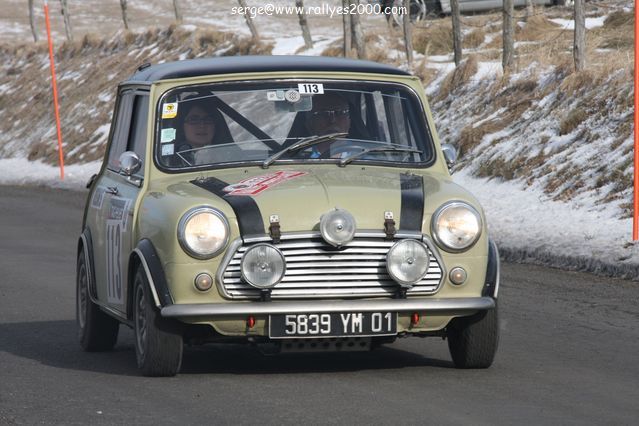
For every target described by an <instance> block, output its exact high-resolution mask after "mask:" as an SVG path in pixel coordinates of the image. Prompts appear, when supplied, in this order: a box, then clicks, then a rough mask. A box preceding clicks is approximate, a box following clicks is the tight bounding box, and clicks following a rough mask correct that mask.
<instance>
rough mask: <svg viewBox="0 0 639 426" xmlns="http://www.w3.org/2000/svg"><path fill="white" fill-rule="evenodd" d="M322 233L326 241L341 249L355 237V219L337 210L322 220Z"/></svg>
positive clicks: (344, 211)
mask: <svg viewBox="0 0 639 426" xmlns="http://www.w3.org/2000/svg"><path fill="white" fill-rule="evenodd" d="M320 232H321V233H322V238H324V241H326V242H327V243H329V244H330V245H332V246H335V247H340V246H343V245H344V244H347V243H349V242H350V241H351V240H352V239H353V237H354V236H355V218H354V217H353V215H352V214H350V213H349V212H347V211H346V210H343V209H335V210H333V211H330V212H328V213H326V214H324V215H322V217H321V218H320Z"/></svg>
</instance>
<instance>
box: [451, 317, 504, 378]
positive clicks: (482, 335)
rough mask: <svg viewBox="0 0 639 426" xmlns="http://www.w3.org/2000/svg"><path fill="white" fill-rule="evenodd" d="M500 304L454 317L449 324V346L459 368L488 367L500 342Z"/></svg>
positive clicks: (454, 361)
mask: <svg viewBox="0 0 639 426" xmlns="http://www.w3.org/2000/svg"><path fill="white" fill-rule="evenodd" d="M498 318H499V317H498V313H497V305H495V308H494V309H491V310H487V311H481V312H478V313H476V314H475V315H471V316H469V317H460V318H455V319H453V320H452V321H451V322H450V324H449V325H448V327H446V335H447V337H448V349H449V350H450V355H451V357H452V358H453V363H454V364H455V367H457V368H488V367H490V365H491V364H492V363H493V359H494V358H495V353H496V352H497V345H498V343H499V321H498Z"/></svg>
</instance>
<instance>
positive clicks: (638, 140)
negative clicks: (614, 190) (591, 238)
mask: <svg viewBox="0 0 639 426" xmlns="http://www.w3.org/2000/svg"><path fill="white" fill-rule="evenodd" d="M638 1H639V0H635V86H634V96H635V111H634V112H635V128H634V134H635V189H634V213H633V216H632V239H633V240H634V241H637V240H638V239H639V193H638V192H639V132H637V129H638V128H639V96H637V87H639V70H637V64H639V58H637V56H639V45H638V44H637V37H638V36H639V22H638V21H639V10H638V9H637V2H638Z"/></svg>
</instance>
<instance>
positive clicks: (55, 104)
mask: <svg viewBox="0 0 639 426" xmlns="http://www.w3.org/2000/svg"><path fill="white" fill-rule="evenodd" d="M44 20H45V22H46V25H47V39H48V40H49V62H50V64H51V84H52V85H53V109H54V111H55V125H56V127H57V130H58V158H59V159H60V180H64V153H63V152H62V131H61V130H60V111H59V110H58V83H57V81H56V78H55V62H54V60H53V39H52V38H51V25H50V24H49V4H48V3H47V0H44Z"/></svg>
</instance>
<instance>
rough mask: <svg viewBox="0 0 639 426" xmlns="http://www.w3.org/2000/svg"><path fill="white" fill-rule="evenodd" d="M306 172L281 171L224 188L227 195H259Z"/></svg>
mask: <svg viewBox="0 0 639 426" xmlns="http://www.w3.org/2000/svg"><path fill="white" fill-rule="evenodd" d="M305 174H307V173H306V172H289V171H279V172H275V173H268V174H265V175H261V176H255V177H252V178H248V179H244V180H241V181H239V182H238V183H234V184H233V185H229V186H227V187H225V188H224V189H223V191H224V192H226V193H227V194H226V195H245V196H246V195H257V194H259V193H260V192H262V191H265V190H267V189H269V188H272V187H274V186H275V185H279V184H280V183H282V182H286V181H287V180H291V179H295V178H297V177H300V176H304V175H305Z"/></svg>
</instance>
